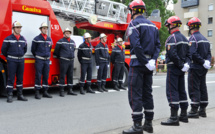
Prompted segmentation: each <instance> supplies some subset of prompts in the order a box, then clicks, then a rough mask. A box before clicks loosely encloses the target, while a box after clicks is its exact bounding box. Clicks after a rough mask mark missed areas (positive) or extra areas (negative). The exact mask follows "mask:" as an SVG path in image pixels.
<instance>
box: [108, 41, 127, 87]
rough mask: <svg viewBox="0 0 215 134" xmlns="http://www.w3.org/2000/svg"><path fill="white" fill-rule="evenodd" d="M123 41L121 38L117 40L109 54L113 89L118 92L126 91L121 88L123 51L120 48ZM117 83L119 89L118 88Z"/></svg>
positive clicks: (123, 61) (123, 63) (123, 64)
mask: <svg viewBox="0 0 215 134" xmlns="http://www.w3.org/2000/svg"><path fill="white" fill-rule="evenodd" d="M122 43H123V40H122V38H120V37H119V38H117V40H116V46H115V47H114V49H113V50H112V54H111V62H112V64H113V66H114V69H113V70H114V72H113V74H114V75H113V82H114V89H115V90H117V91H119V89H124V90H125V89H126V88H125V87H124V86H123V83H122V82H123V74H124V66H125V49H124V48H123V47H122ZM118 83H119V87H118Z"/></svg>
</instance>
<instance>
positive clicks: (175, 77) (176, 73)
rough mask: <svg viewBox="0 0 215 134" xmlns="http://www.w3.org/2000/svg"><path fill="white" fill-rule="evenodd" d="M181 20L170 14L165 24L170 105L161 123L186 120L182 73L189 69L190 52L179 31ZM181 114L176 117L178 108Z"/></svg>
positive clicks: (167, 123) (167, 89) (177, 124)
mask: <svg viewBox="0 0 215 134" xmlns="http://www.w3.org/2000/svg"><path fill="white" fill-rule="evenodd" d="M181 25H182V22H181V20H180V18H179V17H177V16H172V17H170V18H169V19H168V20H167V21H166V22H165V26H166V27H167V28H168V30H169V33H170V34H171V35H170V36H169V37H168V38H167V40H166V44H165V45H166V51H167V53H166V63H167V78H166V95H167V99H168V102H169V106H170V107H171V116H170V118H169V119H167V121H162V122H161V125H171V126H179V120H180V121H182V122H188V117H187V108H188V101H187V93H186V91H185V80H184V74H185V72H187V71H188V69H189V63H190V58H191V57H190V53H189V45H188V40H187V38H186V37H185V36H184V35H182V34H181V33H180V31H179V27H180V26H181ZM179 106H180V108H181V114H180V117H179V119H178V109H179Z"/></svg>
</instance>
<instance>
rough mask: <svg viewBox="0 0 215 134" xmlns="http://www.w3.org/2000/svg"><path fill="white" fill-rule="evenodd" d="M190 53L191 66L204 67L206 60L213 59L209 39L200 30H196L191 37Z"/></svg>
mask: <svg viewBox="0 0 215 134" xmlns="http://www.w3.org/2000/svg"><path fill="white" fill-rule="evenodd" d="M189 44H190V45H191V46H190V53H191V57H192V62H191V68H195V69H203V68H204V67H203V64H204V62H205V60H209V61H211V50H210V43H209V41H208V40H207V39H206V38H205V37H204V36H203V35H202V34H201V33H200V32H199V31H197V32H194V33H193V35H192V36H191V37H190V39H189Z"/></svg>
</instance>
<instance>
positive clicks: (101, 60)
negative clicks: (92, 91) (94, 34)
mask: <svg viewBox="0 0 215 134" xmlns="http://www.w3.org/2000/svg"><path fill="white" fill-rule="evenodd" d="M99 38H100V43H99V44H98V45H97V46H96V48H95V58H96V69H97V70H98V74H97V84H98V91H99V92H103V91H105V92H108V90H107V89H106V88H105V85H106V78H107V71H108V68H109V60H110V55H109V50H108V46H107V44H106V42H107V36H106V35H105V34H104V33H101V34H100V36H99Z"/></svg>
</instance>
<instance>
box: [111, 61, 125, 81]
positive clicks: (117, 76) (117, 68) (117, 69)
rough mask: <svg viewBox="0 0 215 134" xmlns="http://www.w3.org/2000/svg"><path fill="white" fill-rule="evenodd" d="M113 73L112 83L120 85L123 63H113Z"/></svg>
mask: <svg viewBox="0 0 215 134" xmlns="http://www.w3.org/2000/svg"><path fill="white" fill-rule="evenodd" d="M113 70H114V72H113V82H114V84H116V85H117V84H118V83H119V84H122V82H123V75H124V63H115V64H114V69H113Z"/></svg>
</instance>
